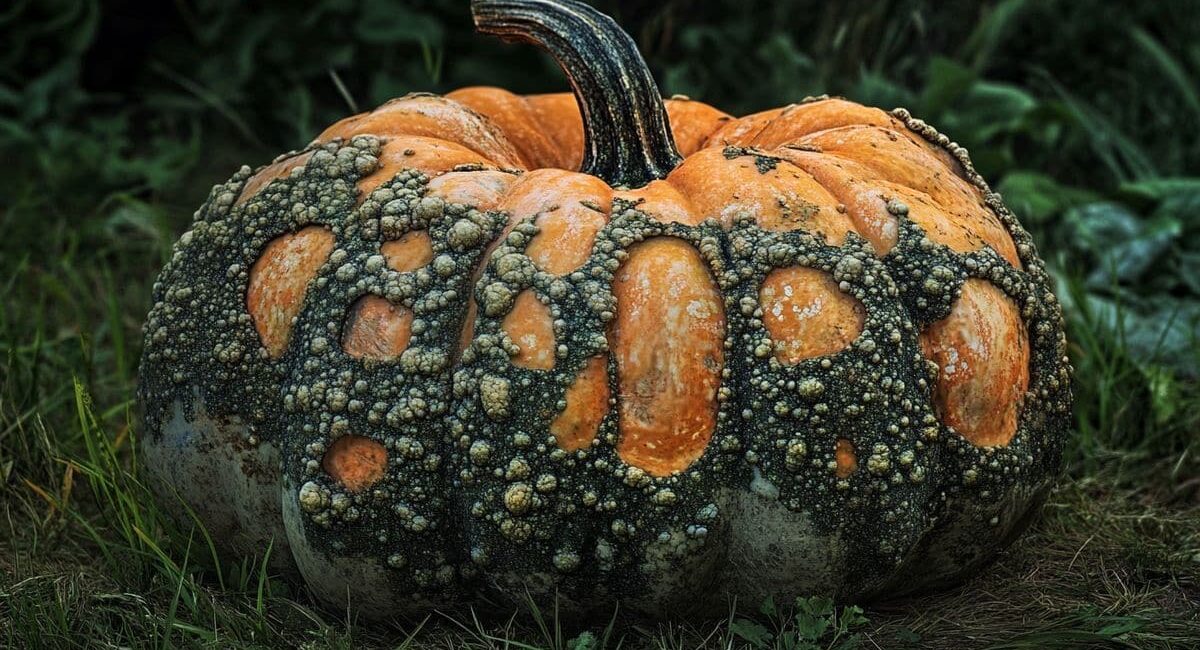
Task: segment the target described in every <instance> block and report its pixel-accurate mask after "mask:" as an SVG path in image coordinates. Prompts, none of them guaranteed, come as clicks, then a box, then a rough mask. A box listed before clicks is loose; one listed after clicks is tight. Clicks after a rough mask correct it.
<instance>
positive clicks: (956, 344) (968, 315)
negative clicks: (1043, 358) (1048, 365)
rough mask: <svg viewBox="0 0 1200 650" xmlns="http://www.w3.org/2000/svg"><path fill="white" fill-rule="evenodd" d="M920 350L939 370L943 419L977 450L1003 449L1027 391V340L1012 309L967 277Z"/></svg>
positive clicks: (1014, 429)
mask: <svg viewBox="0 0 1200 650" xmlns="http://www.w3.org/2000/svg"><path fill="white" fill-rule="evenodd" d="M921 347H922V349H923V351H924V353H925V357H926V358H928V359H929V360H931V361H933V362H934V363H936V364H937V365H938V378H937V383H936V386H935V389H934V404H935V406H936V407H937V410H938V412H939V414H940V415H941V417H942V420H943V421H944V422H945V423H946V424H947V425H949V426H951V427H954V428H955V429H956V430H957V431H958V432H959V433H961V434H962V435H963V437H965V438H966V439H967V440H969V441H971V443H972V444H975V445H977V446H981V447H988V446H995V445H1007V444H1008V443H1009V442H1010V441H1011V440H1012V437H1013V436H1014V435H1015V434H1016V432H1017V418H1018V416H1019V414H1020V412H1021V407H1022V404H1023V403H1024V395H1025V391H1026V390H1027V389H1028V387H1029V337H1028V336H1027V335H1026V333H1025V324H1024V322H1023V321H1022V320H1021V315H1020V312H1019V311H1018V310H1017V307H1016V305H1014V304H1013V303H1012V301H1011V300H1010V299H1009V298H1008V296H1006V295H1005V294H1004V292H1003V291H1001V290H1000V289H998V288H996V287H995V286H994V285H992V284H991V283H990V282H988V281H986V280H980V279H978V278H971V279H969V280H967V281H966V283H964V284H963V288H962V295H961V297H960V298H959V299H958V300H957V301H956V302H955V303H954V306H953V307H952V308H951V310H950V315H949V316H947V317H946V318H944V319H942V320H940V321H938V322H936V323H933V324H932V325H930V326H929V327H928V328H927V329H926V330H925V331H924V332H922V333H921Z"/></svg>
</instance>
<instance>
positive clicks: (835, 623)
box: [729, 596, 869, 650]
mask: <svg viewBox="0 0 1200 650" xmlns="http://www.w3.org/2000/svg"><path fill="white" fill-rule="evenodd" d="M794 609H795V611H794V613H792V614H791V615H790V616H788V615H787V612H783V611H780V610H779V609H777V608H776V607H775V602H774V601H773V600H772V599H770V598H768V599H767V601H766V602H764V603H763V604H762V607H760V608H759V613H761V614H762V615H763V616H764V617H766V619H767V621H768V622H769V623H771V624H772V625H774V627H775V629H774V631H772V630H771V629H769V628H767V627H766V626H765V625H763V624H762V623H758V622H756V621H753V620H751V619H746V618H739V619H736V620H735V621H734V622H733V623H732V624H731V625H730V626H729V629H730V630H731V631H732V632H733V633H734V634H735V635H737V636H738V637H741V638H742V639H744V640H746V641H748V642H749V643H750V646H751V647H752V648H755V649H756V650H757V649H759V648H761V649H763V650H766V649H769V648H770V649H775V650H817V649H818V648H830V649H835V650H851V649H852V648H857V647H859V644H860V643H861V641H862V636H861V635H860V634H858V633H857V632H854V630H855V629H856V628H859V627H862V626H863V625H865V624H867V623H868V622H869V621H868V620H867V618H866V617H865V616H863V610H862V608H861V607H858V606H857V605H850V606H846V607H836V606H834V603H833V600H832V599H830V598H827V597H824V596H811V597H809V598H797V599H796V603H795V608H794Z"/></svg>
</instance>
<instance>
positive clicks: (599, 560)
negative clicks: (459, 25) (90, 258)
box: [139, 0, 1071, 616]
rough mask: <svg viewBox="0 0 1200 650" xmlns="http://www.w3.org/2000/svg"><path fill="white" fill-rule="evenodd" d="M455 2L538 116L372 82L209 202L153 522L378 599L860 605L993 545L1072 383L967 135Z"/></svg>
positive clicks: (185, 283)
mask: <svg viewBox="0 0 1200 650" xmlns="http://www.w3.org/2000/svg"><path fill="white" fill-rule="evenodd" d="M472 9H473V12H474V16H475V20H476V24H477V26H478V27H479V29H481V30H482V31H484V32H488V33H492V34H498V35H501V36H503V37H506V38H510V39H516V40H524V41H530V42H533V43H536V44H538V45H540V46H542V47H544V48H545V49H547V50H548V51H549V52H550V53H551V54H552V55H553V56H554V57H555V58H556V59H557V61H558V62H559V64H560V65H561V66H562V68H563V70H564V71H565V73H566V75H567V77H568V79H569V80H570V82H571V85H572V88H573V90H574V93H573V96H572V95H571V94H550V95H535V96H528V97H521V96H518V95H514V94H512V93H510V92H508V91H505V90H502V89H498V88H482V87H475V88H464V89H462V90H458V91H455V92H452V93H450V94H448V95H446V96H437V95H430V94H412V95H408V96H405V97H402V98H399V99H396V100H393V101H391V102H388V103H387V104H385V105H383V106H381V107H379V108H377V109H375V110H373V111H371V112H368V113H364V114H361V115H357V116H354V117H350V118H347V119H345V120H342V121H341V122H338V123H337V124H334V125H333V126H331V127H329V128H328V129H327V130H326V131H325V132H324V133H322V134H321V135H320V136H319V137H318V138H317V139H316V141H314V142H313V143H312V144H311V145H309V146H308V147H307V148H305V149H304V150H302V151H299V152H293V153H290V154H286V155H284V156H281V157H280V158H278V159H277V160H276V161H274V162H273V163H271V164H270V165H267V166H266V167H263V168H261V169H259V170H257V171H251V170H250V169H249V168H248V167H243V168H242V169H241V170H240V171H239V172H238V173H237V174H235V175H234V177H233V178H232V179H231V180H230V181H229V182H227V183H224V184H221V185H218V186H216V187H215V188H214V189H213V191H212V193H211V194H210V196H209V198H208V201H207V202H206V203H205V204H204V206H203V207H202V208H201V209H200V210H199V211H198V212H197V214H196V218H195V221H194V223H193V224H192V227H191V229H190V230H188V231H187V232H186V233H184V235H183V236H182V237H181V238H180V239H179V241H178V243H177V244H176V245H175V248H174V252H173V255H172V258H171V259H170V261H169V263H168V264H167V265H166V267H165V268H164V269H163V271H162V274H161V276H160V277H159V279H158V281H157V283H156V284H155V287H154V294H153V296H154V297H153V302H154V304H153V307H152V309H151V311H150V314H149V316H148V318H147V321H146V325H145V348H144V354H143V358H142V365H141V385H140V391H139V394H140V399H141V403H142V406H143V410H144V414H145V417H144V419H145V429H146V435H145V436H144V444H143V449H144V458H145V465H146V468H147V470H148V471H149V474H150V478H151V480H152V481H155V482H156V484H158V485H160V486H162V489H161V490H160V493H161V494H162V495H163V498H164V502H166V503H167V504H168V505H170V506H172V507H174V508H176V509H178V510H180V511H183V510H187V511H188V512H190V513H191V516H194V517H196V518H197V519H198V520H199V521H200V522H201V523H203V524H204V525H205V526H206V527H207V529H208V533H209V535H210V536H211V537H212V539H213V540H214V541H215V542H216V543H217V544H218V545H219V546H220V547H221V548H222V550H223V551H225V552H227V553H230V554H233V555H262V554H264V553H265V552H266V551H267V549H268V546H269V547H270V548H271V557H272V559H273V561H274V563H275V565H276V566H277V567H278V568H280V569H284V570H288V571H298V574H299V576H300V577H301V578H302V579H303V580H304V581H305V582H306V583H307V585H308V586H309V587H310V588H311V589H312V590H313V591H314V592H315V593H316V594H317V595H318V596H319V597H321V598H323V599H326V600H328V601H330V602H331V603H335V604H338V605H340V606H344V605H345V604H346V603H350V604H351V605H352V606H353V607H355V608H356V609H358V610H360V611H362V612H365V613H367V614H370V615H380V616H387V615H394V614H400V613H414V612H421V611H425V610H427V609H428V608H431V607H439V606H445V605H449V604H453V603H456V602H461V601H464V600H468V599H470V598H473V597H476V596H487V597H496V596H512V595H513V594H517V593H524V592H526V591H527V592H528V593H531V594H533V595H534V596H535V597H539V598H549V597H551V596H554V595H557V597H559V598H560V599H561V601H562V602H563V603H564V606H567V607H578V608H586V607H591V606H594V605H597V604H602V603H607V602H610V601H613V600H620V601H621V602H622V603H623V604H624V606H626V607H627V608H632V609H634V610H636V611H642V612H646V613H651V614H659V615H688V614H693V613H695V614H703V613H711V612H713V611H720V610H721V608H723V607H724V603H725V602H726V599H727V598H729V597H730V596H736V597H738V598H739V599H741V601H742V602H759V601H761V600H763V599H765V598H766V597H768V596H774V597H776V598H792V597H795V596H798V595H805V594H817V593H822V594H829V595H833V596H835V597H837V598H841V599H870V598H887V597H895V596H898V595H902V594H905V593H909V592H912V591H915V590H920V589H931V588H936V587H940V586H944V585H947V584H951V583H953V582H955V581H958V580H961V579H962V578H964V577H965V576H969V575H970V574H971V573H972V572H974V571H976V570H978V569H979V568H980V567H981V566H983V565H984V564H985V563H986V562H987V561H988V560H989V559H990V558H991V557H993V556H994V555H995V554H996V552H997V551H998V550H999V549H1001V548H1003V547H1004V546H1005V545H1006V544H1008V543H1009V542H1010V541H1011V540H1012V539H1013V538H1014V536H1016V535H1018V534H1019V533H1020V532H1021V530H1022V529H1023V528H1024V527H1025V526H1026V525H1027V523H1028V522H1029V520H1030V518H1031V516H1032V515H1033V513H1035V512H1036V511H1037V506H1038V505H1039V504H1040V502H1041V501H1042V499H1043V497H1044V496H1045V494H1046V492H1047V490H1048V488H1049V486H1050V485H1051V483H1052V481H1053V479H1054V477H1055V475H1056V474H1057V472H1058V469H1059V466H1060V462H1061V450H1062V445H1063V442H1064V439H1065V435H1066V432H1067V430H1068V422H1069V418H1070V408H1071V396H1070V367H1069V364H1068V361H1067V359H1066V356H1065V340H1064V336H1063V327H1062V319H1061V315H1060V309H1059V305H1058V302H1057V301H1056V299H1055V297H1054V294H1053V293H1052V292H1051V289H1050V282H1049V280H1048V276H1047V273H1046V270H1045V267H1044V264H1043V262H1042V260H1041V259H1040V258H1039V257H1038V254H1037V252H1036V249H1035V247H1034V245H1033V242H1032V241H1031V239H1030V237H1029V235H1028V234H1027V233H1026V232H1025V231H1024V230H1023V229H1022V228H1021V226H1020V225H1019V224H1018V223H1017V220H1016V219H1015V218H1014V217H1013V215H1012V214H1011V213H1010V212H1009V211H1008V210H1007V209H1006V208H1005V207H1004V204H1003V203H1002V202H1001V198H1000V196H999V195H997V194H996V193H994V192H992V191H991V190H989V189H988V187H987V185H986V184H985V183H984V181H983V180H982V179H981V178H980V176H979V175H978V174H977V173H976V172H975V171H974V169H973V168H972V166H971V163H970V161H969V159H968V157H967V152H966V151H965V150H963V149H962V148H961V147H959V146H957V145H956V144H954V143H952V142H951V141H950V140H949V139H948V138H947V137H945V136H943V135H941V134H939V133H937V132H936V131H935V130H934V129H933V128H931V127H930V126H928V125H926V124H925V123H923V122H921V121H920V120H917V119H915V118H913V117H912V116H910V115H909V114H908V113H907V112H906V111H904V110H903V109H897V110H895V111H892V112H890V113H887V112H884V111H881V110H878V109H874V108H868V107H865V106H861V105H858V104H855V103H852V102H849V101H845V100H842V99H836V98H828V97H819V98H810V99H806V100H804V101H802V102H800V103H796V104H791V105H788V106H785V107H783V108H777V109H772V110H768V111H764V112H761V113H756V114H753V115H749V116H745V117H740V118H735V117H731V116H729V115H727V114H725V113H723V112H721V111H719V110H717V109H715V108H713V107H711V106H708V105H706V104H703V103H700V102H697V101H693V100H690V99H687V98H683V97H677V98H672V99H668V100H665V101H664V100H662V99H661V96H660V95H659V92H658V90H657V87H656V86H655V84H654V81H653V79H652V77H651V76H650V73H649V71H648V69H647V68H646V66H645V64H644V62H643V61H642V59H641V57H640V56H639V55H638V53H637V50H636V48H635V46H634V44H633V42H632V40H631V39H630V38H629V37H628V36H627V35H626V34H625V33H623V32H622V31H621V30H620V28H619V27H617V26H616V24H615V23H614V22H613V21H611V19H608V18H607V17H605V16H603V15H601V14H599V13H598V12H596V11H595V10H593V9H591V8H589V7H588V6H586V5H584V4H582V3H578V2H572V1H568V0H475V2H473V3H472ZM576 169H578V170H579V171H573V170H576Z"/></svg>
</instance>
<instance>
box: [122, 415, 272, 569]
mask: <svg viewBox="0 0 1200 650" xmlns="http://www.w3.org/2000/svg"><path fill="white" fill-rule="evenodd" d="M189 402H190V403H189V404H184V403H183V402H182V401H180V400H176V401H175V402H174V403H173V404H172V405H171V408H170V411H169V412H170V413H171V417H170V419H169V420H166V421H164V422H163V425H162V429H161V430H160V431H150V432H147V435H146V436H145V437H144V438H143V439H142V446H141V452H142V464H143V466H144V467H145V468H146V474H147V476H146V478H147V480H146V483H147V487H149V488H150V489H151V490H152V491H153V493H154V494H155V495H156V496H158V502H159V504H161V505H162V506H163V508H165V509H166V510H167V511H168V513H169V514H170V515H171V516H172V517H173V518H174V519H175V521H176V522H177V523H178V525H179V526H180V527H182V528H183V530H185V531H186V530H188V528H189V527H190V526H191V525H193V524H194V523H199V524H200V525H202V526H203V527H204V531H205V533H206V534H207V536H208V538H209V539H212V540H213V542H214V543H215V544H216V545H217V546H218V549H219V550H221V551H222V552H224V553H226V554H228V555H229V556H230V557H235V558H254V557H257V558H262V557H263V556H265V555H266V554H267V552H268V549H270V557H269V564H270V566H271V568H272V569H273V570H275V571H284V572H287V573H294V572H295V564H294V563H293V562H292V554H291V551H290V550H289V549H288V542H287V535H286V534H285V533H284V528H283V518H282V517H281V516H280V512H279V478H278V477H279V450H278V449H276V448H275V446H274V445H271V444H269V443H265V442H259V443H258V444H251V443H250V441H249V436H250V430H249V427H247V425H246V424H245V423H244V422H242V421H241V420H240V419H239V418H236V417H220V418H214V417H212V416H211V415H210V414H209V412H208V410H207V409H206V408H205V404H204V400H203V399H201V398H200V397H199V396H198V395H195V394H194V393H193V396H192V398H191V399H190V400H189Z"/></svg>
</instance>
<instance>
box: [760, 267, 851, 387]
mask: <svg viewBox="0 0 1200 650" xmlns="http://www.w3.org/2000/svg"><path fill="white" fill-rule="evenodd" d="M759 304H761V305H762V310H763V317H762V320H763V326H764V327H766V328H767V332H768V333H769V334H770V335H771V340H772V341H774V343H775V358H776V359H779V361H780V363H784V364H788V365H792V364H796V363H799V362H801V361H803V360H805V359H811V358H813V357H819V356H824V355H828V354H834V353H837V352H840V351H841V350H842V349H844V348H845V347H846V346H847V345H850V343H851V342H852V341H853V340H854V339H856V338H858V335H859V334H861V333H862V328H863V319H864V312H863V306H862V303H860V302H859V301H858V300H856V299H855V298H854V297H852V296H848V295H846V294H845V293H842V292H841V291H840V290H839V289H838V285H837V282H835V281H834V280H833V277H832V276H830V275H829V274H828V273H825V272H823V271H818V270H816V269H810V268H805V267H802V266H790V267H786V268H782V269H775V270H774V271H771V273H770V274H769V275H767V278H766V280H764V281H763V285H762V288H761V289H759Z"/></svg>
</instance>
